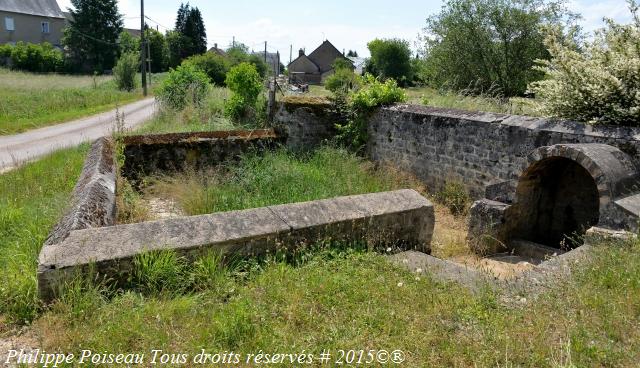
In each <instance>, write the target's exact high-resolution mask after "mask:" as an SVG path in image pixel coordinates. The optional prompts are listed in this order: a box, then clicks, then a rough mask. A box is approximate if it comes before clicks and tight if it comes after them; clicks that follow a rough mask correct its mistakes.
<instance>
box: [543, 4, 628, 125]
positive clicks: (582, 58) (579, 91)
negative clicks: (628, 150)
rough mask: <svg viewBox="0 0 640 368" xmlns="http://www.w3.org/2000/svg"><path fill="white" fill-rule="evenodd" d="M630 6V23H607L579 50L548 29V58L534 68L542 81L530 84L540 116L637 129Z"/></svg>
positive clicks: (554, 31) (556, 31)
mask: <svg viewBox="0 0 640 368" xmlns="http://www.w3.org/2000/svg"><path fill="white" fill-rule="evenodd" d="M630 8H631V12H632V13H633V16H634V22H633V23H632V24H628V25H619V24H616V23H614V22H613V21H612V20H608V21H607V26H606V28H604V29H602V30H599V31H598V32H596V35H595V38H594V39H593V41H591V42H587V43H586V44H585V45H584V48H583V51H582V52H579V51H577V48H576V46H575V44H572V43H571V42H562V38H561V37H560V34H559V31H558V30H557V29H555V30H550V32H549V34H548V35H547V38H546V44H547V47H548V48H549V51H550V53H551V55H552V59H551V60H548V61H541V62H540V63H541V65H540V66H539V68H538V69H539V70H541V71H542V72H544V73H545V75H546V77H547V78H546V79H545V80H543V81H540V82H537V83H533V84H532V85H531V89H532V91H533V92H535V94H536V99H537V100H539V101H540V107H541V112H542V113H544V114H548V115H553V116H556V117H561V118H567V119H572V120H577V121H584V122H588V123H591V124H615V125H634V126H638V125H640V99H639V98H638V96H640V48H639V47H638V39H640V17H639V15H638V11H637V6H635V4H634V3H631V7H630Z"/></svg>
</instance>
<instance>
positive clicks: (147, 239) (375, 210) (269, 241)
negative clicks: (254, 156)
mask: <svg viewBox="0 0 640 368" xmlns="http://www.w3.org/2000/svg"><path fill="white" fill-rule="evenodd" d="M434 223H435V219H434V212H433V206H432V204H431V203H430V202H429V201H428V200H427V199H425V198H424V197H422V196H421V195H420V194H418V193H417V192H415V191H413V190H398V191H393V192H384V193H374V194H364V195H357V196H347V197H338V198H333V199H326V200H318V201H312V202H303V203H293V204H284V205H278V206H270V207H263V208H255V209H249V210H243V211H231V212H222V213H215V214H210V215H203V216H191V217H181V218H174V219H168V220H163V221H153V222H143V223H139V224H130V225H118V226H109V227H102V228H94V229H85V230H77V231H72V232H71V233H70V234H69V235H68V237H66V239H65V240H64V241H62V242H61V243H57V244H50V245H48V246H45V247H44V248H43V250H42V252H41V253H40V258H39V266H38V287H39V292H40V296H41V298H43V299H45V300H51V299H52V298H54V297H55V296H56V293H57V291H58V289H59V287H60V286H61V285H63V284H64V282H66V281H68V280H69V279H70V278H71V277H73V276H74V275H75V274H76V273H78V272H87V271H88V270H89V269H93V270H94V271H97V272H98V273H99V274H100V275H101V276H105V277H106V279H109V280H113V281H114V282H115V283H120V284H124V283H125V282H126V280H127V278H128V276H129V275H130V272H131V270H132V263H133V259H134V257H135V256H136V255H138V254H141V253H143V252H147V251H153V250H167V249H168V250H174V251H176V252H178V253H179V254H180V255H184V256H186V257H187V258H189V259H193V257H194V256H195V255H197V254H201V253H202V252H203V251H204V250H207V249H217V250H219V251H220V252H222V253H232V254H237V255H240V256H253V255H259V254H263V253H265V252H267V251H274V250H277V249H279V248H282V247H284V248H291V247H300V246H304V245H306V244H310V243H315V242H318V241H324V240H337V241H361V240H365V241H368V242H369V243H370V244H378V245H385V246H386V245H390V244H394V245H397V246H399V247H402V248H403V249H416V250H419V251H422V252H425V253H429V252H430V243H431V237H432V234H433V227H434Z"/></svg>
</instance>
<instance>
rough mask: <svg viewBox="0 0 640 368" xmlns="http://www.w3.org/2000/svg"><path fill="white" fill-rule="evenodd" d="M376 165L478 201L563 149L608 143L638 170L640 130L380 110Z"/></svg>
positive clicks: (373, 138) (372, 143) (374, 134)
mask: <svg viewBox="0 0 640 368" xmlns="http://www.w3.org/2000/svg"><path fill="white" fill-rule="evenodd" d="M369 137H370V140H369V145H368V151H369V154H370V156H371V158H372V159H373V160H375V161H386V162H390V163H392V164H394V165H397V166H399V167H400V168H403V169H406V170H409V171H411V172H413V173H414V174H416V176H418V177H419V178H420V179H421V180H423V181H424V182H425V183H426V184H427V185H428V186H429V187H430V189H431V190H439V189H440V188H442V187H443V185H444V184H445V183H446V182H447V181H459V182H462V183H464V184H465V185H466V186H467V187H468V188H469V189H470V191H471V192H472V194H473V195H474V197H481V196H482V195H483V194H484V193H485V187H486V186H489V185H492V184H496V183H500V182H503V181H507V180H516V179H517V178H518V177H519V176H520V174H522V170H523V169H524V165H525V163H526V158H527V155H528V154H530V153H531V152H532V151H534V150H535V149H536V148H538V147H542V146H551V145H554V144H559V143H604V144H608V145H611V146H614V147H617V148H619V149H620V150H621V151H623V152H625V153H627V154H628V155H629V156H630V157H631V158H632V161H633V163H634V164H635V165H638V164H640V154H639V149H640V140H639V139H640V129H638V128H629V127H614V126H592V125H586V124H580V123H575V122H569V121H552V120H548V119H544V118H533V117H526V116H515V115H503V114H493V113H482V112H476V113H472V112H467V111H461V110H452V109H438V108H431V107H424V106H416V105H397V106H392V107H388V108H383V109H380V111H379V112H378V113H377V114H375V115H374V116H373V118H372V119H371V121H370V123H369Z"/></svg>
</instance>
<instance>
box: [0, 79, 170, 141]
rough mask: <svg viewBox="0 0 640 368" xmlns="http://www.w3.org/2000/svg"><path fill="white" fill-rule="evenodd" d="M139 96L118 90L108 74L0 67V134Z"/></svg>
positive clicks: (84, 113) (89, 112)
mask: <svg viewBox="0 0 640 368" xmlns="http://www.w3.org/2000/svg"><path fill="white" fill-rule="evenodd" d="M157 80H160V77H155V81H157ZM155 81H154V83H155ZM141 98H142V93H141V91H140V89H138V90H135V91H133V92H124V91H119V90H118V89H117V88H116V86H115V83H114V82H113V80H112V78H111V77H95V78H94V77H91V76H65V75H55V74H51V75H41V74H31V73H23V72H15V71H8V70H6V69H2V68H0V135H7V134H16V133H21V132H24V131H27V130H30V129H35V128H39V127H44V126H48V125H54V124H57V123H61V122H65V121H69V120H73V119H76V118H80V117H83V116H88V115H92V114H96V113H100V112H104V111H107V110H110V109H112V108H114V107H116V105H122V104H126V103H129V102H132V101H135V100H138V99H141Z"/></svg>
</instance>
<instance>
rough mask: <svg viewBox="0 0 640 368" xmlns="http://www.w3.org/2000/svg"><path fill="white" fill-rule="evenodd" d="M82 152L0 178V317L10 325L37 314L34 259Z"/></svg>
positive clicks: (73, 180) (63, 201)
mask: <svg viewBox="0 0 640 368" xmlns="http://www.w3.org/2000/svg"><path fill="white" fill-rule="evenodd" d="M85 152H86V146H81V147H80V148H77V149H71V150H63V151H59V152H56V153H55V154H53V155H51V156H48V157H45V158H43V159H42V160H39V161H36V162H33V163H30V164H27V165H25V166H24V167H22V168H20V169H17V170H14V171H11V172H8V173H6V174H3V175H0V270H2V271H1V272H0V314H6V315H9V316H10V317H11V319H12V320H14V321H18V322H20V321H30V320H31V319H32V318H34V316H35V315H36V314H37V313H38V308H39V302H38V299H37V295H36V278H35V270H36V265H37V260H38V253H39V252H40V248H41V247H42V244H43V243H44V240H45V238H46V237H47V235H48V233H49V231H50V229H51V227H52V226H53V224H54V223H55V222H56V221H58V219H59V217H60V216H61V214H62V211H63V210H64V208H65V206H66V205H67V204H68V199H69V195H70V193H71V190H72V189H73V187H74V185H75V183H76V181H77V179H78V175H79V174H80V170H81V168H82V163H83V161H84V154H85Z"/></svg>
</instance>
